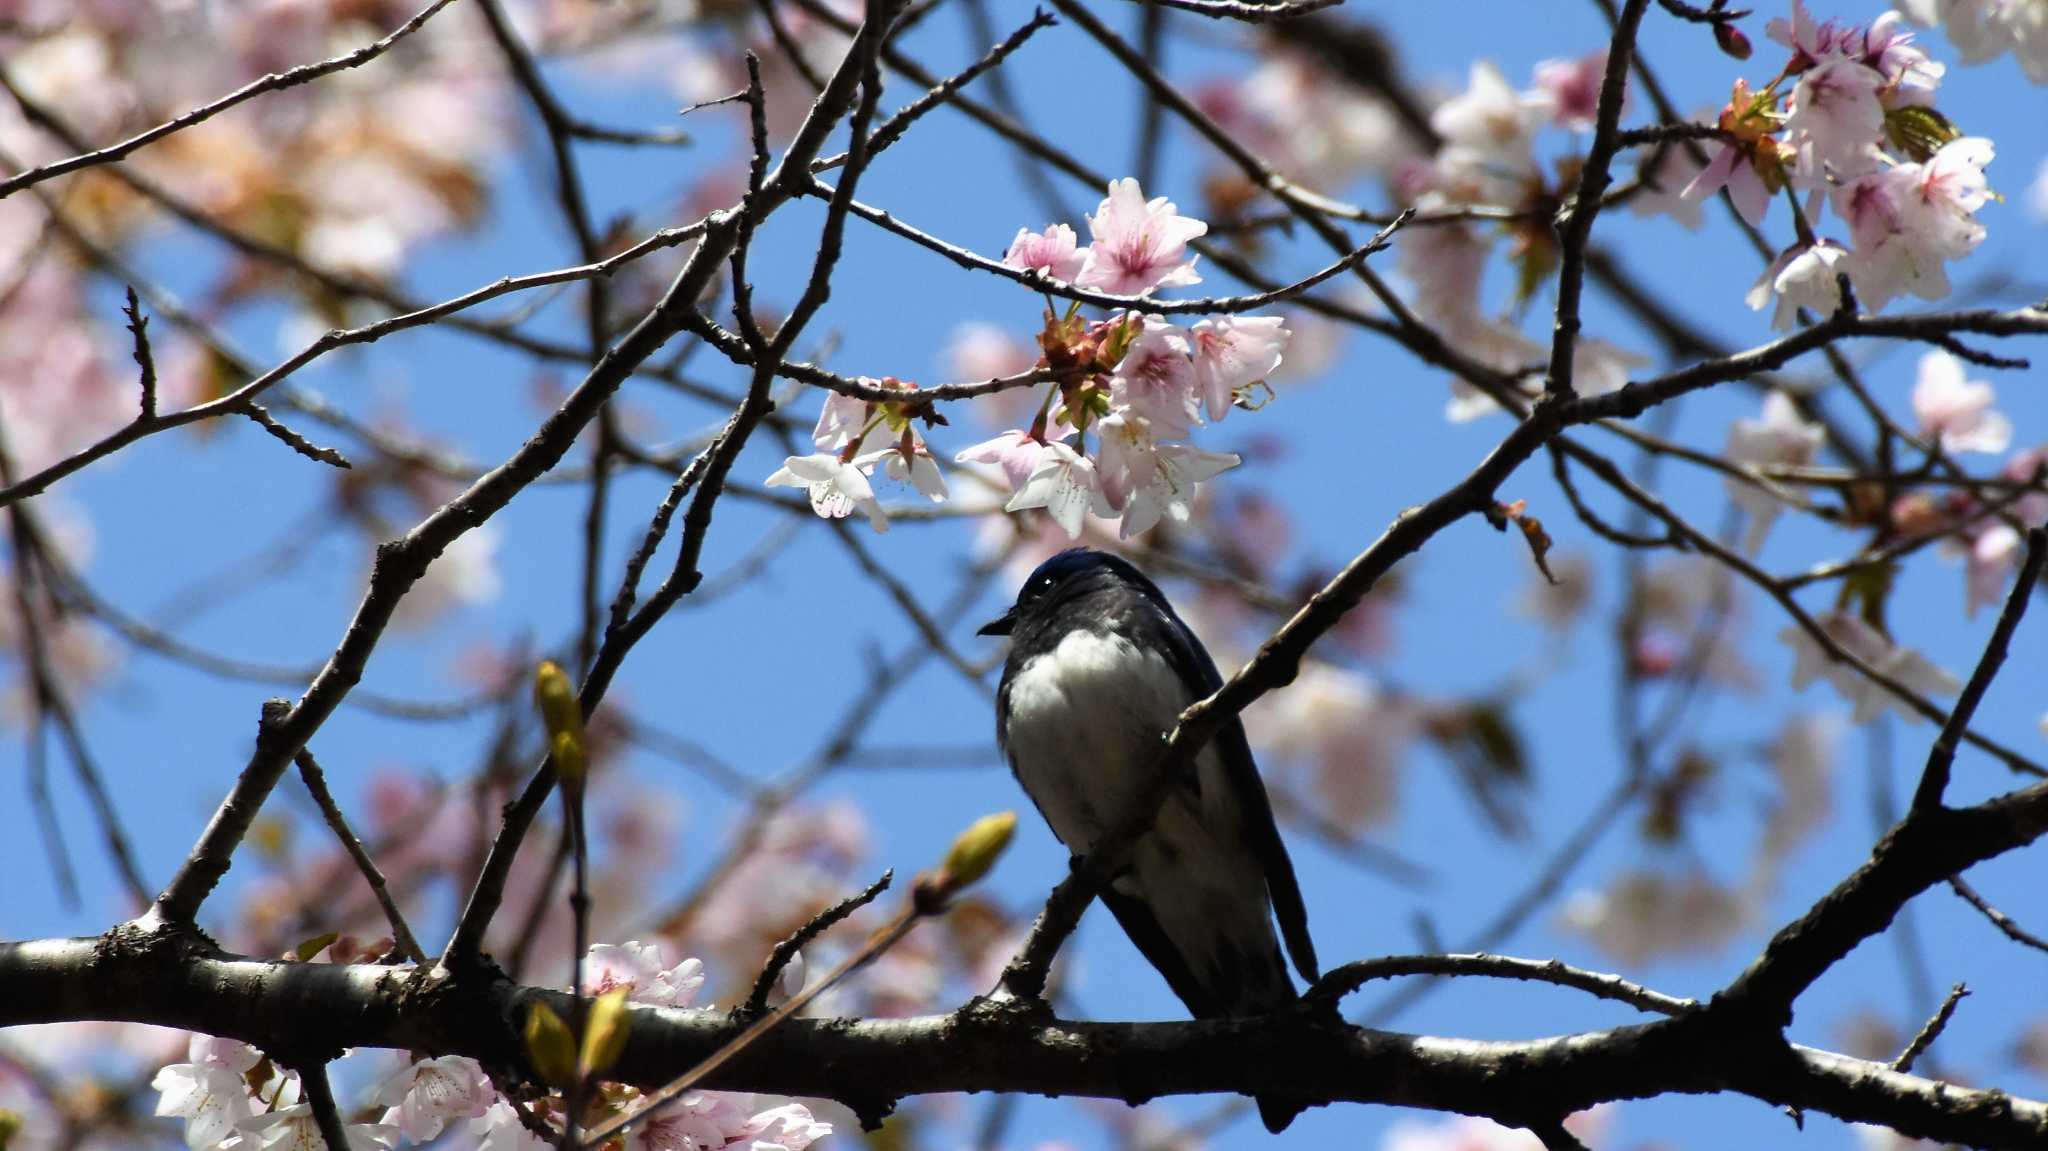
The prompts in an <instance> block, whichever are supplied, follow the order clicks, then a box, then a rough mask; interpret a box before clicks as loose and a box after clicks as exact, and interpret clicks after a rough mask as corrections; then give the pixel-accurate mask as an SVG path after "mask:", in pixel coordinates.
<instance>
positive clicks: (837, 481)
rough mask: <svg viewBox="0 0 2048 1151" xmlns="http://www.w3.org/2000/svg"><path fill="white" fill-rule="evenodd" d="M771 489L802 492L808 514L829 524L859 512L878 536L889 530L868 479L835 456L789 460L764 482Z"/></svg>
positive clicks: (802, 457)
mask: <svg viewBox="0 0 2048 1151" xmlns="http://www.w3.org/2000/svg"><path fill="white" fill-rule="evenodd" d="M765 482H766V483H767V485H768V486H769V487H771V488H778V487H779V488H802V489H804V492H805V494H807V495H808V496H810V499H811V510H812V511H814V512H817V513H818V515H820V516H822V517H823V518H825V519H828V520H836V519H844V518H845V517H847V516H849V515H851V514H853V513H854V512H855V511H859V512H860V513H862V514H863V515H865V516H867V517H868V523H869V525H871V526H872V527H873V528H874V529H875V530H876V531H878V532H885V531H888V530H889V516H888V513H887V512H884V511H883V510H882V504H881V501H879V500H877V499H876V498H875V489H874V486H873V485H871V484H869V483H868V477H867V476H866V475H864V474H863V473H862V472H861V470H860V469H859V468H857V467H855V466H854V465H853V464H852V463H850V462H849V461H847V460H843V459H841V458H840V457H839V454H838V453H837V452H817V453H815V454H813V455H808V456H791V457H789V458H788V459H786V460H784V461H783V462H782V467H780V468H778V469H776V471H775V472H774V474H772V475H770V476H769V477H768V479H767V480H766V481H765Z"/></svg>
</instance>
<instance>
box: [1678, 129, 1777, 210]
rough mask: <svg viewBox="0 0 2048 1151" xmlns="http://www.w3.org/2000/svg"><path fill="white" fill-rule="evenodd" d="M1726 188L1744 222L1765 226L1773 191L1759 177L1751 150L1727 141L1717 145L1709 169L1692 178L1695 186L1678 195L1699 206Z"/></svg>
mask: <svg viewBox="0 0 2048 1151" xmlns="http://www.w3.org/2000/svg"><path fill="white" fill-rule="evenodd" d="M1723 188H1726V189H1728V199H1729V201H1730V202H1731V203H1733V204H1734V205H1735V210H1736V212H1738V213H1740V214H1741V216H1742V218H1743V219H1745V220H1747V221H1749V222H1750V223H1751V224H1755V225H1759V226H1761V225H1762V224H1763V222H1764V213H1765V212H1766V211H1768V210H1769V209H1770V206H1771V189H1770V188H1769V186H1767V185H1766V184H1765V183H1764V179H1763V177H1762V176H1759V175H1757V173H1756V167H1755V165H1754V164H1753V163H1752V162H1751V159H1750V155H1749V153H1748V151H1747V150H1746V149H1744V148H1742V147H1741V146H1740V145H1737V144H1731V143H1728V142H1727V141H1722V142H1721V144H1720V145H1718V146H1717V148H1716V150H1715V152H1714V155H1713V156H1712V157H1711V158H1710V159H1709V160H1708V161H1707V166H1706V167H1704V168H1702V169H1700V173H1699V175H1697V176H1694V177H1693V178H1692V183H1690V184H1687V185H1686V186H1685V189H1684V190H1683V191H1681V192H1680V193H1679V198H1680V199H1682V200H1685V201H1687V202H1690V203H1697V202H1699V201H1700V200H1704V199H1706V198H1707V197H1708V196H1711V195H1713V194H1714V193H1716V192H1718V191H1720V190H1721V189H1723Z"/></svg>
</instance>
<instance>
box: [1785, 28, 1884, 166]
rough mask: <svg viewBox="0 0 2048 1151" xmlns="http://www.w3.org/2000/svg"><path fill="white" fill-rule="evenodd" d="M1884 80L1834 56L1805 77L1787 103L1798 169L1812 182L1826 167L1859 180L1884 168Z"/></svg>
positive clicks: (1856, 63)
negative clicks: (1880, 141) (1881, 162)
mask: <svg viewBox="0 0 2048 1151" xmlns="http://www.w3.org/2000/svg"><path fill="white" fill-rule="evenodd" d="M1883 83H1884V77H1883V76H1881V75H1879V74H1878V72H1877V71H1876V70H1875V69H1872V68H1869V67H1866V66H1865V65H1864V63H1863V62H1862V61H1861V60H1857V59H1853V58H1851V57H1847V56H1829V57H1827V58H1826V59H1825V60H1822V61H1821V62H1820V63H1818V64H1816V65H1815V66H1814V67H1812V68H1809V69H1807V70H1806V71H1805V72H1803V73H1801V74H1800V77H1799V82H1798V83H1797V84H1796V85H1795V86H1794V87H1793V89H1792V96H1791V98H1790V100H1789V101H1788V102H1787V111H1786V114H1785V123H1784V129H1785V132H1786V133H1787V135H1788V136H1789V141H1788V142H1789V143H1790V145H1791V147H1792V150H1793V153H1794V156H1795V161H1794V162H1795V163H1797V164H1798V165H1799V169H1800V171H1801V172H1802V173H1803V174H1806V177H1807V178H1808V179H1819V178H1820V172H1821V170H1822V167H1823V166H1825V167H1826V168H1827V169H1829V170H1831V171H1832V172H1834V173H1835V174H1836V175H1838V176H1858V175H1862V174H1863V173H1865V172H1869V171H1871V170H1873V169H1874V168H1876V167H1877V166H1878V160H1879V158H1880V156H1881V153H1880V152H1879V151H1878V149H1877V142H1878V138H1879V136H1880V134H1881V133H1882V132H1883V131H1884V106H1883V105H1882V104H1881V103H1879V101H1878V87H1879V86H1880V85H1881V84H1883Z"/></svg>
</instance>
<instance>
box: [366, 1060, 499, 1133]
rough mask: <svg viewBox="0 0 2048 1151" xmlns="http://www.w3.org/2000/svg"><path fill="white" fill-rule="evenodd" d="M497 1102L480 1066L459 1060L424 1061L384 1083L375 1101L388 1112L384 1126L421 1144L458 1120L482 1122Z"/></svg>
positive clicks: (495, 1095) (414, 1064)
mask: <svg viewBox="0 0 2048 1151" xmlns="http://www.w3.org/2000/svg"><path fill="white" fill-rule="evenodd" d="M496 1098H497V1091H496V1089H494V1088H493V1087H492V1086H491V1081H490V1079H489V1077H487V1076H486V1075H485V1074H484V1069H483V1067H482V1066H481V1065H480V1064H478V1063H477V1061H476V1060H474V1059H469V1058H466V1057H464V1056H461V1055H443V1056H441V1057H439V1058H437V1059H422V1060H420V1061H418V1062H417V1063H413V1064H411V1065H410V1066H408V1067H406V1068H404V1069H402V1070H400V1071H399V1072H398V1074H396V1075H393V1076H392V1077H391V1078H389V1079H387V1080H385V1081H384V1083H383V1085H382V1086H381V1087H379V1088H378V1090H377V1102H378V1103H380V1104H383V1105H384V1106H385V1107H388V1108H390V1110H388V1111H386V1112H385V1113H384V1123H385V1124H386V1125H388V1126H394V1127H396V1128H397V1129H398V1131H399V1132H400V1133H401V1134H403V1135H404V1136H405V1137H406V1138H407V1139H411V1140H413V1141H414V1142H417V1143H424V1142H426V1141H427V1140H429V1139H432V1138H434V1137H436V1136H438V1135H439V1134H441V1128H442V1127H444V1126H446V1125H447V1124H448V1123H449V1122H451V1121H453V1120H457V1119H476V1118H480V1117H481V1116H482V1115H483V1114H484V1112H486V1111H487V1110H489V1109H490V1106H491V1103H492V1102H493V1101H494V1100H495V1099H496Z"/></svg>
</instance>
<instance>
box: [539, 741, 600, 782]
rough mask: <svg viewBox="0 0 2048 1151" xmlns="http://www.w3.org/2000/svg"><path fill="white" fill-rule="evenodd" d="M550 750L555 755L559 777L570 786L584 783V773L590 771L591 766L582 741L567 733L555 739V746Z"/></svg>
mask: <svg viewBox="0 0 2048 1151" xmlns="http://www.w3.org/2000/svg"><path fill="white" fill-rule="evenodd" d="M548 750H549V751H550V752H553V753H554V757H555V775H556V776H557V777H559V778H560V779H562V780H563V781H564V782H566V783H570V784H578V783H582V782H583V773H584V772H585V771H586V770H588V768H589V766H590V764H589V761H588V760H587V759H586V758H585V757H584V754H583V741H582V740H580V739H577V738H576V736H575V735H574V734H573V733H571V732H566V731H565V732H563V733H561V734H560V735H558V736H556V737H555V742H554V746H552V747H550V748H548Z"/></svg>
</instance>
